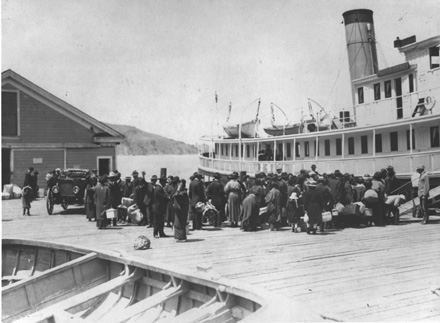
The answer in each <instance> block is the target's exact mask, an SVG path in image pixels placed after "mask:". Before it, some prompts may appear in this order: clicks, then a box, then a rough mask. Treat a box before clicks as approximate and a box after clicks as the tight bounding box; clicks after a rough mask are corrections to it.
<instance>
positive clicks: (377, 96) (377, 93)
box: [374, 83, 380, 100]
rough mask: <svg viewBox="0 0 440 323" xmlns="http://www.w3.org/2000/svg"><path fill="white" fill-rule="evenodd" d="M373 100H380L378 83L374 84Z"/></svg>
mask: <svg viewBox="0 0 440 323" xmlns="http://www.w3.org/2000/svg"><path fill="white" fill-rule="evenodd" d="M374 100H380V83H376V84H374Z"/></svg>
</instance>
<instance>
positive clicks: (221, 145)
mask: <svg viewBox="0 0 440 323" xmlns="http://www.w3.org/2000/svg"><path fill="white" fill-rule="evenodd" d="M220 155H222V156H223V155H224V154H223V144H220Z"/></svg>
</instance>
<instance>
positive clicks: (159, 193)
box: [153, 184, 168, 216]
mask: <svg viewBox="0 0 440 323" xmlns="http://www.w3.org/2000/svg"><path fill="white" fill-rule="evenodd" d="M167 203H168V199H167V196H166V194H165V191H164V189H163V187H162V185H160V184H156V186H155V187H154V201H153V213H154V214H159V215H162V216H163V215H165V211H166V209H167Z"/></svg>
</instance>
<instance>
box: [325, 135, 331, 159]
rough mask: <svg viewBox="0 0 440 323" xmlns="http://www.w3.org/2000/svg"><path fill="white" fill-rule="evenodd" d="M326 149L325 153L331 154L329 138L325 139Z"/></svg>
mask: <svg viewBox="0 0 440 323" xmlns="http://www.w3.org/2000/svg"><path fill="white" fill-rule="evenodd" d="M324 150H325V155H326V156H330V140H329V139H326V140H325V141H324Z"/></svg>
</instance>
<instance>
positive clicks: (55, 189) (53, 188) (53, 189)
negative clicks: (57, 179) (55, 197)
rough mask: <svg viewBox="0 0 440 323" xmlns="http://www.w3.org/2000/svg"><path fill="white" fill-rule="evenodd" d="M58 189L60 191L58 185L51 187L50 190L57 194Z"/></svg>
mask: <svg viewBox="0 0 440 323" xmlns="http://www.w3.org/2000/svg"><path fill="white" fill-rule="evenodd" d="M59 191H60V187H59V186H58V185H55V186H54V187H52V192H54V193H55V194H58V192H59Z"/></svg>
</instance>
